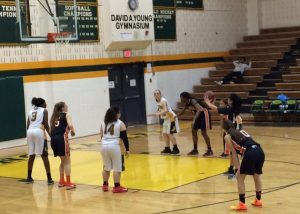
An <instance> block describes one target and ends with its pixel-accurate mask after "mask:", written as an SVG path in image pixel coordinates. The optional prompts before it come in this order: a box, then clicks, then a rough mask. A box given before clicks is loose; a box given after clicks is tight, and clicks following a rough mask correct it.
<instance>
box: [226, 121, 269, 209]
mask: <svg viewBox="0 0 300 214" xmlns="http://www.w3.org/2000/svg"><path fill="white" fill-rule="evenodd" d="M223 129H224V131H225V132H226V133H227V134H226V136H225V141H226V143H228V145H229V146H230V150H231V152H232V158H233V164H234V166H235V168H236V169H238V170H237V173H236V178H237V185H238V192H239V200H240V201H239V204H238V205H237V206H232V207H231V209H233V210H236V211H246V210H247V206H246V204H245V178H246V175H252V176H253V179H254V183H255V190H256V198H255V200H254V201H253V202H252V205H253V206H256V207H262V202H261V190H262V184H261V180H260V175H261V174H262V168H263V164H264V161H265V154H264V152H263V150H262V148H261V147H260V145H259V144H258V143H256V142H255V141H254V140H253V139H252V138H251V136H250V135H249V134H248V133H247V132H245V131H244V130H236V129H235V126H234V124H233V123H232V122H231V121H230V120H227V121H224V123H223ZM236 150H237V151H239V153H240V154H241V155H242V162H241V163H240V161H239V159H238V156H237V152H236Z"/></svg>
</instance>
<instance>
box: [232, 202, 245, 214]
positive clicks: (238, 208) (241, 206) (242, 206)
mask: <svg viewBox="0 0 300 214" xmlns="http://www.w3.org/2000/svg"><path fill="white" fill-rule="evenodd" d="M230 209H232V210H235V211H244V212H245V211H247V206H246V204H244V203H242V202H239V203H238V205H236V206H231V207H230Z"/></svg>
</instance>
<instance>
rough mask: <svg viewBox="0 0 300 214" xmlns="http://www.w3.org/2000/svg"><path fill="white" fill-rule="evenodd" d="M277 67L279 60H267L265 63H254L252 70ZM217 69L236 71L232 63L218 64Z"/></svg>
mask: <svg viewBox="0 0 300 214" xmlns="http://www.w3.org/2000/svg"><path fill="white" fill-rule="evenodd" d="M276 65H277V60H265V61H254V62H253V63H252V68H271V67H274V66H276ZM216 69H217V70H221V69H231V70H232V69H234V65H233V63H232V62H224V63H218V64H216Z"/></svg>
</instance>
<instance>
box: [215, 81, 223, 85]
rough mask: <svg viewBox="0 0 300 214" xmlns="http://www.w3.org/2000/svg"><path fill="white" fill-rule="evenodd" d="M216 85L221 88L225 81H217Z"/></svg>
mask: <svg viewBox="0 0 300 214" xmlns="http://www.w3.org/2000/svg"><path fill="white" fill-rule="evenodd" d="M215 83H216V84H217V85H219V86H221V85H222V84H223V81H215Z"/></svg>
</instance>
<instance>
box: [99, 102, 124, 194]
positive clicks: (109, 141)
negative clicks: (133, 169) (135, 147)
mask: <svg viewBox="0 0 300 214" xmlns="http://www.w3.org/2000/svg"><path fill="white" fill-rule="evenodd" d="M119 118H120V111H119V109H118V108H116V107H113V108H109V109H108V110H107V111H106V114H105V118H104V123H103V124H101V127H100V137H101V139H102V142H101V154H102V159H103V164H104V166H103V172H102V176H103V186H102V191H103V192H107V191H108V180H109V176H110V171H112V170H113V171H114V172H113V178H114V188H113V191H112V192H113V193H124V192H128V189H127V188H124V187H122V186H121V184H120V179H121V172H122V171H123V170H122V166H123V164H122V153H121V148H120V140H122V141H123V143H124V146H125V150H126V151H125V155H126V156H127V157H128V156H129V142H128V137H127V131H126V126H125V124H124V123H123V122H122V121H121V120H120V119H119Z"/></svg>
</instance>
